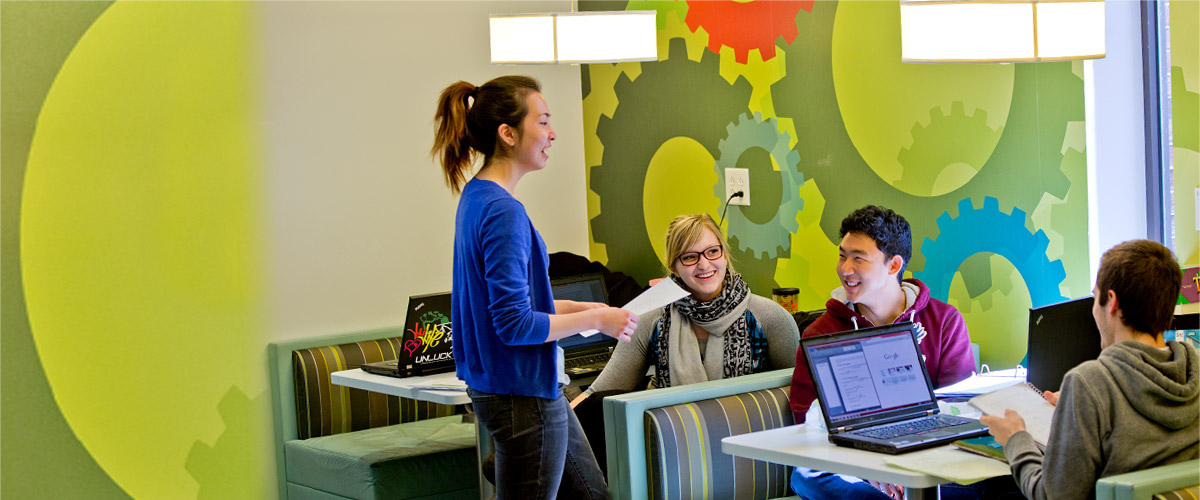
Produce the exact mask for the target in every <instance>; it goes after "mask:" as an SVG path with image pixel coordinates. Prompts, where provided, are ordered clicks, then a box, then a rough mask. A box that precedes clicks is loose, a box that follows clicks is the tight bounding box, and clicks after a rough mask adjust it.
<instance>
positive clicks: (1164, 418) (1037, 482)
mask: <svg viewBox="0 0 1200 500" xmlns="http://www.w3.org/2000/svg"><path fill="white" fill-rule="evenodd" d="M1198 394H1200V362H1198V358H1197V353H1196V349H1194V348H1192V347H1191V346H1189V345H1186V344H1182V343H1179V342H1175V341H1170V342H1167V348H1166V349H1158V348H1155V347H1152V346H1148V345H1145V344H1141V343H1138V342H1133V341H1125V342H1121V343H1118V344H1114V345H1111V346H1109V347H1108V348H1106V349H1104V350H1103V351H1101V353H1100V357H1099V359H1097V360H1094V361H1088V362H1086V363H1083V364H1081V365H1079V366H1076V367H1075V368H1073V369H1071V371H1069V372H1067V375H1066V376H1065V377H1064V378H1063V385H1062V393H1061V394H1060V395H1059V399H1058V406H1057V407H1056V408H1055V410H1054V420H1053V422H1052V423H1051V427H1050V442H1049V443H1046V447H1045V450H1043V449H1042V448H1041V447H1040V446H1038V445H1037V443H1036V442H1034V440H1033V438H1032V437H1031V436H1030V435H1029V433H1028V432H1018V433H1016V434H1013V436H1012V438H1010V439H1009V441H1008V444H1006V445H1005V447H1004V454H1005V456H1007V457H1008V461H1009V464H1011V467H1012V473H1013V477H1014V478H1015V479H1016V481H1017V484H1019V485H1020V487H1021V491H1022V492H1023V493H1024V494H1025V496H1026V497H1029V498H1033V499H1043V498H1054V499H1059V498H1068V499H1076V498H1077V499H1089V498H1093V497H1094V496H1095V493H1094V491H1095V487H1096V479H1098V478H1101V477H1105V476H1111V475H1114V474H1121V473H1124V472H1132V471H1137V470H1141V469H1146V468H1149V467H1155V466H1159V465H1166V464H1172V463H1177V462H1183V461H1186V460H1191V459H1195V458H1197V457H1198V456H1200V444H1198V442H1200V427H1197V425H1198V423H1200V399H1198V398H1197V395H1198Z"/></svg>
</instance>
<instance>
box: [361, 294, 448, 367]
mask: <svg viewBox="0 0 1200 500" xmlns="http://www.w3.org/2000/svg"><path fill="white" fill-rule="evenodd" d="M452 331H453V328H452V327H451V324H450V292H443V293H433V294H427V295H414V296H412V297H409V299H408V313H407V314H406V315H405V317H404V334H403V336H401V342H400V352H399V353H397V354H398V355H397V357H396V359H393V360H389V361H379V362H376V363H366V364H363V365H362V369H363V371H366V372H368V373H374V374H378V375H387V376H389V377H410V376H419V375H432V374H435V373H443V372H448V371H452V370H454V354H453V351H452V346H453V343H452V338H451V335H450V334H451V332H452Z"/></svg>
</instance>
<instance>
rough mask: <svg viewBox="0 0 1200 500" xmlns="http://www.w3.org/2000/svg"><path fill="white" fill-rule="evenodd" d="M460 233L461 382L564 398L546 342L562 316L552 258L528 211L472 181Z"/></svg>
mask: <svg viewBox="0 0 1200 500" xmlns="http://www.w3.org/2000/svg"><path fill="white" fill-rule="evenodd" d="M454 226H455V228H454V285H453V288H451V292H450V296H451V297H450V319H451V322H452V324H453V325H454V333H453V340H454V342H453V346H454V347H453V348H454V363H455V365H456V367H457V373H458V377H459V378H461V379H462V380H463V381H465V382H466V383H467V386H468V387H470V388H472V389H474V390H477V391H481V392H486V393H491V394H516V395H520V396H536V397H541V398H547V399H554V398H557V397H558V396H559V390H558V374H557V369H556V368H557V366H556V353H557V349H558V344H557V342H546V338H547V337H548V336H549V335H550V317H549V314H553V313H554V296H553V295H552V294H551V291H550V277H549V274H548V273H547V269H548V268H549V262H550V258H549V256H548V254H547V253H546V243H545V242H544V241H542V236H541V235H540V234H538V232H537V230H536V229H534V228H533V223H532V222H531V221H530V220H529V215H528V214H526V213H525V206H524V205H522V204H521V202H519V201H517V199H516V198H513V197H512V195H510V194H508V192H507V191H505V190H504V188H502V187H500V185H498V184H496V183H494V182H492V181H487V180H482V179H472V180H471V181H470V182H468V183H467V185H466V186H465V187H464V188H463V191H462V197H461V198H460V199H459V201H458V214H457V216H456V219H455V225H454Z"/></svg>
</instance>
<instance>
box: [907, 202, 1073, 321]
mask: <svg viewBox="0 0 1200 500" xmlns="http://www.w3.org/2000/svg"><path fill="white" fill-rule="evenodd" d="M937 225H938V237H937V239H936V240H934V239H930V238H925V242H924V244H923V245H922V246H921V251H922V252H923V253H924V254H925V269H924V270H922V271H918V272H916V273H914V276H916V277H917V279H919V280H921V281H922V282H924V283H925V285H926V286H928V287H929V296H930V297H933V298H936V299H938V300H943V301H944V300H946V299H947V298H948V297H949V295H950V282H951V281H952V280H953V279H954V273H955V272H957V271H958V268H959V266H961V265H962V263H963V262H964V261H966V260H967V258H968V257H971V256H972V255H975V254H978V253H980V252H992V253H995V254H997V255H1000V256H1002V257H1004V258H1005V259H1008V261H1009V262H1011V263H1012V264H1013V266H1014V267H1016V269H1017V272H1019V273H1021V277H1022V278H1023V279H1024V280H1025V285H1026V286H1027V287H1028V289H1029V297H1030V299H1031V301H1032V303H1033V307H1038V306H1044V305H1047V304H1053V303H1055V302H1061V301H1064V300H1067V298H1066V297H1063V295H1062V292H1061V291H1060V290H1059V284H1061V283H1062V282H1063V280H1065V279H1066V278H1067V271H1066V269H1065V268H1064V267H1063V263H1062V261H1061V260H1055V261H1051V260H1050V259H1049V258H1048V257H1046V248H1047V247H1048V246H1049V245H1050V238H1048V237H1047V236H1046V233H1045V231H1042V230H1040V229H1039V230H1038V231H1037V232H1036V233H1030V232H1029V230H1028V229H1026V228H1025V212H1024V211H1023V210H1021V209H1019V208H1015V207H1014V208H1013V209H1012V213H1011V214H1006V213H1004V212H1001V211H1000V206H999V202H998V201H997V200H996V198H993V197H991V196H988V197H986V198H984V199H983V207H982V208H978V209H977V208H975V207H974V206H972V205H971V199H970V198H967V199H964V200H962V201H959V202H958V217H953V218H951V217H950V213H949V212H945V213H942V215H941V216H940V217H938V218H937Z"/></svg>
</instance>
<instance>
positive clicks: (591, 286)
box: [550, 273, 617, 378]
mask: <svg viewBox="0 0 1200 500" xmlns="http://www.w3.org/2000/svg"><path fill="white" fill-rule="evenodd" d="M550 290H551V293H553V294H554V299H555V300H574V301H579V302H600V303H602V304H607V303H608V293H607V291H606V290H607V287H606V286H605V285H604V273H588V274H579V275H575V276H567V277H562V278H555V279H552V280H550ZM616 345H617V339H614V338H612V337H609V336H608V335H603V334H596V335H592V336H590V337H584V336H582V335H572V336H570V337H567V338H564V339H561V340H559V341H558V346H559V347H561V348H562V349H563V364H564V368H565V369H566V372H567V376H569V377H571V378H580V377H586V376H590V375H592V374H595V373H598V372H600V370H603V369H604V365H605V364H607V363H608V360H609V358H610V357H612V351H613V348H614V347H615V346H616Z"/></svg>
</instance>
